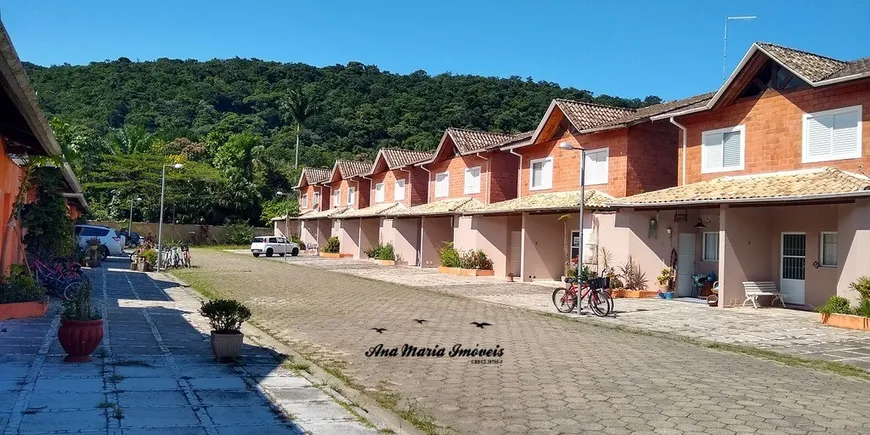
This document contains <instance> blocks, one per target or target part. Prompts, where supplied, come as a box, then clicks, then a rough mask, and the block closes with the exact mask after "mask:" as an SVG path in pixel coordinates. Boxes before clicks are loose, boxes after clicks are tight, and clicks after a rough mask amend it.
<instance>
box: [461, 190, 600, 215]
mask: <svg viewBox="0 0 870 435" xmlns="http://www.w3.org/2000/svg"><path fill="white" fill-rule="evenodd" d="M613 200H614V198H613V197H612V196H610V195H608V194H606V193H604V192H601V191H597V190H594V189H589V190H587V191H586V204H585V205H586V207H589V208H590V209H592V208H594V209H602V208H607V207H608V204H609V203H610V202H611V201H613ZM579 208H580V191H579V190H578V191H573V192H553V193H538V194H534V195H529V196H525V197H522V198H514V199H509V200H507V201H501V202H494V203H492V204H489V205H484V206H481V207H477V208H475V209H473V210H470V211H468V212H467V214H496V213H514V212H524V211H558V210H575V209H579Z"/></svg>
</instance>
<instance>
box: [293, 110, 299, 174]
mask: <svg viewBox="0 0 870 435" xmlns="http://www.w3.org/2000/svg"><path fill="white" fill-rule="evenodd" d="M298 167H299V123H298V122H297V123H296V163H294V164H293V168H294V169H296V168H298Z"/></svg>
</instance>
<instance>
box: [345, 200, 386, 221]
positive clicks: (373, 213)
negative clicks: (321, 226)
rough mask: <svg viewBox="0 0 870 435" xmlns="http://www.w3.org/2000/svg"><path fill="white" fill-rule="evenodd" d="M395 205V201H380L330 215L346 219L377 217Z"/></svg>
mask: <svg viewBox="0 0 870 435" xmlns="http://www.w3.org/2000/svg"><path fill="white" fill-rule="evenodd" d="M397 205H399V204H396V203H395V202H388V203H381V204H375V205H373V206H371V207H366V208H360V209H355V208H349V209H347V210H345V211H344V212H343V213H341V214H337V215H332V218H333V219H348V218H366V217H377V216H384V213H385V212H387V211H390V210H392V209H393V208H395V207H396V206H397Z"/></svg>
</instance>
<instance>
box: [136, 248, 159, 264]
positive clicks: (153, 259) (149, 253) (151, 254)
mask: <svg viewBox="0 0 870 435" xmlns="http://www.w3.org/2000/svg"><path fill="white" fill-rule="evenodd" d="M139 256H140V257H142V258H143V259H144V260H145V262H146V263H148V264H150V265H152V266H154V265H156V264H157V250H156V249H146V250H144V251H142V253H141V254H139Z"/></svg>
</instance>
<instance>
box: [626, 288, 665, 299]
mask: <svg viewBox="0 0 870 435" xmlns="http://www.w3.org/2000/svg"><path fill="white" fill-rule="evenodd" d="M658 294H659V292H651V291H647V290H622V296H620V297H623V298H631V299H646V298H654V297H656V295H658Z"/></svg>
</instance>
